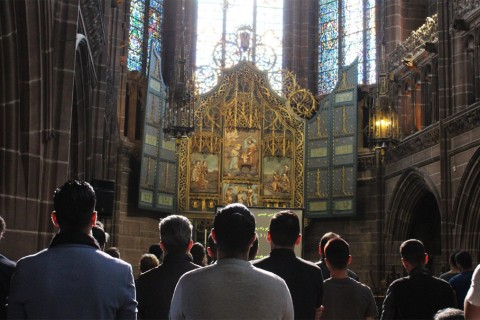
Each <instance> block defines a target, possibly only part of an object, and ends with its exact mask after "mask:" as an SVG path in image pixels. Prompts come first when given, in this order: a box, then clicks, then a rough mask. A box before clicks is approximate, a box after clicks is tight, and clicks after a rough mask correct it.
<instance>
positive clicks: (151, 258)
mask: <svg viewBox="0 0 480 320" xmlns="http://www.w3.org/2000/svg"><path fill="white" fill-rule="evenodd" d="M159 265H160V261H159V260H158V258H157V257H156V256H155V255H154V254H151V253H145V254H144V255H142V257H141V258H140V272H141V273H144V272H147V271H148V270H150V269H153V268H155V267H158V266H159Z"/></svg>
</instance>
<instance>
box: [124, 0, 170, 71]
mask: <svg viewBox="0 0 480 320" xmlns="http://www.w3.org/2000/svg"><path fill="white" fill-rule="evenodd" d="M162 21H163V0H132V1H131V4H130V30H129V46H128V61H127V66H128V69H129V70H137V71H140V72H141V73H143V74H145V73H146V70H147V66H148V55H149V52H150V45H151V43H152V39H156V40H158V41H157V44H158V45H160V44H161V24H162ZM158 49H159V50H160V48H158Z"/></svg>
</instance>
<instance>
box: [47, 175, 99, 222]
mask: <svg viewBox="0 0 480 320" xmlns="http://www.w3.org/2000/svg"><path fill="white" fill-rule="evenodd" d="M95 202H96V197H95V192H94V191H93V188H92V186H91V185H90V184H89V183H88V182H85V181H80V180H70V181H67V182H65V183H64V184H63V185H62V186H61V187H59V188H57V190H55V193H54V195H53V207H54V209H55V215H56V218H57V222H58V224H59V225H60V229H62V230H64V231H65V230H71V231H81V230H82V229H84V228H85V227H88V225H89V224H90V221H91V218H92V214H93V212H94V211H95Z"/></svg>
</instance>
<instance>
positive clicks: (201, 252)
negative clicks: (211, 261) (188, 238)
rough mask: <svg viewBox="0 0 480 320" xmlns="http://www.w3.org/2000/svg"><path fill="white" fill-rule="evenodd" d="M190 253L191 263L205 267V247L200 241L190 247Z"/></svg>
mask: <svg viewBox="0 0 480 320" xmlns="http://www.w3.org/2000/svg"><path fill="white" fill-rule="evenodd" d="M190 254H191V255H192V259H193V263H195V264H197V265H199V266H200V267H205V266H206V265H207V255H206V253H205V247H204V246H203V244H201V243H200V242H195V243H194V244H193V246H192V248H191V249H190Z"/></svg>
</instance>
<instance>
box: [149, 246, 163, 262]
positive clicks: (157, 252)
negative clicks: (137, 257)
mask: <svg viewBox="0 0 480 320" xmlns="http://www.w3.org/2000/svg"><path fill="white" fill-rule="evenodd" d="M148 253H151V254H153V255H155V257H157V259H158V260H160V261H161V260H162V254H163V251H162V248H161V247H160V245H159V244H158V243H154V244H152V245H151V246H150V247H149V248H148Z"/></svg>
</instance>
